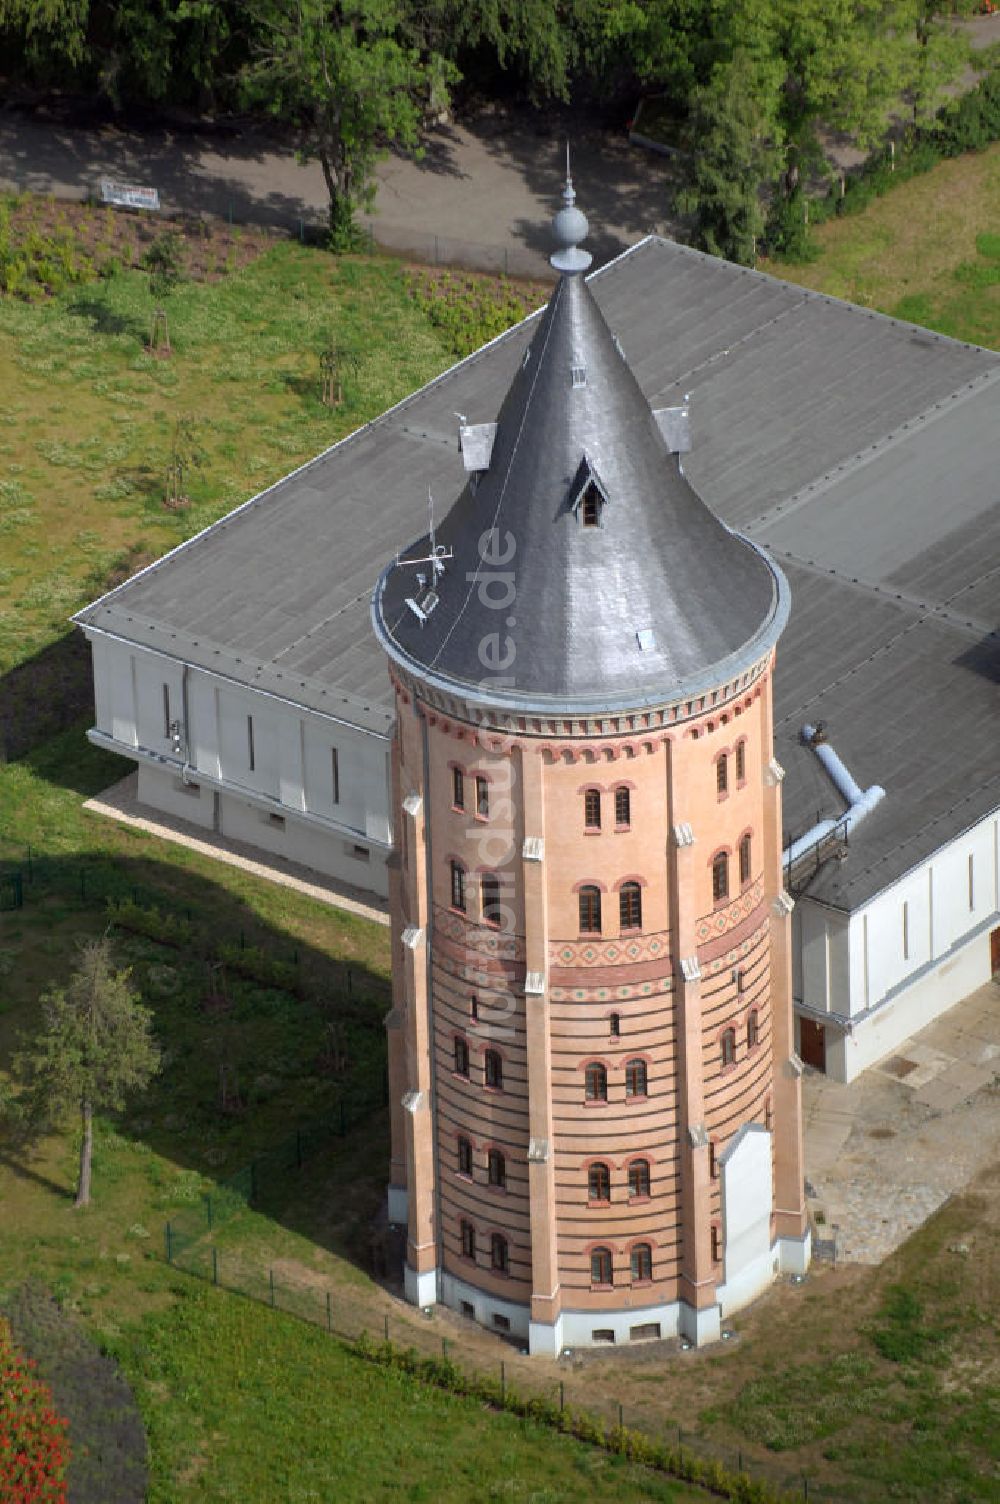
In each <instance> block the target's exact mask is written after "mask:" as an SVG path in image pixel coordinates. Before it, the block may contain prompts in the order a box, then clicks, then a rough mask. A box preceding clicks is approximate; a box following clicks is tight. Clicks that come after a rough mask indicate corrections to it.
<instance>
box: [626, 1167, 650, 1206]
mask: <svg viewBox="0 0 1000 1504" xmlns="http://www.w3.org/2000/svg"><path fill="white" fill-rule="evenodd" d="M628 1193H629V1198H630V1200H634V1199H635V1197H636V1196H648V1195H649V1160H648V1159H633V1161H632V1163H631V1164H630V1165H629V1167H628Z"/></svg>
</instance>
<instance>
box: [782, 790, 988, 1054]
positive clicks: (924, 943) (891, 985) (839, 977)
mask: <svg viewBox="0 0 1000 1504" xmlns="http://www.w3.org/2000/svg"><path fill="white" fill-rule="evenodd" d="M970 862H971V867H970ZM796 912H797V915H798V919H797V925H796V935H797V936H798V937H801V938H800V940H799V945H798V947H797V948H799V949H800V950H801V956H800V959H799V963H798V968H797V971H796V991H795V998H796V1002H797V1003H799V1004H801V1005H803V1007H804V1012H805V1013H806V1014H807V1015H809V1014H811V1013H816V1012H819V1011H829V1012H830V1013H831V1014H833V1015H834V1016H835V1019H836V1017H837V1016H839V1018H842V1019H843V1020H844V1021H845V1025H847V1024H849V1027H843V1028H842V1027H840V1026H839V1024H837V1022H836V1021H835V1019H834V1020H831V1025H832V1026H831V1027H828V1028H827V1030H826V1068H827V1074H828V1075H830V1076H832V1077H834V1079H836V1080H841V1081H851V1080H853V1079H854V1077H855V1076H857V1075H858V1074H859V1072H860V1071H863V1070H865V1069H867V1067H868V1066H870V1065H873V1064H874V1063H875V1062H876V1061H877V1060H880V1059H882V1058H883V1057H884V1056H885V1055H888V1054H891V1053H893V1052H894V1051H896V1050H898V1049H899V1047H900V1045H902V1043H903V1042H904V1041H905V1040H906V1039H908V1038H909V1037H910V1035H912V1034H915V1033H916V1032H917V1031H918V1030H920V1029H922V1028H923V1027H924V1026H925V1025H926V1024H928V1023H930V1022H931V1021H932V1020H933V1019H935V1018H937V1017H938V1016H939V1015H940V1014H942V1013H945V1012H946V1011H947V1010H948V1009H949V1008H951V1007H953V1006H954V1005H955V1003H958V1002H961V1000H962V998H964V997H967V996H968V994H969V993H970V992H972V991H974V990H975V988H976V987H980V986H982V984H983V983H984V982H986V981H988V980H989V976H990V930H991V929H993V928H994V927H996V926H997V925H1000V812H996V811H995V812H994V813H993V814H992V815H989V816H987V817H986V818H985V819H984V820H981V821H980V822H979V823H978V824H977V825H975V826H973V827H972V828H971V829H970V830H968V831H966V832H965V833H964V834H963V835H961V836H959V837H958V838H957V839H956V840H954V841H950V842H948V844H947V845H945V846H942V847H941V848H940V849H939V850H938V851H936V852H934V854H933V856H931V857H929V858H928V859H927V860H926V861H925V862H922V863H921V864H920V865H919V866H917V867H915V868H914V869H913V870H912V871H911V872H908V873H906V875H905V876H904V877H902V878H901V879H900V880H899V881H898V882H896V883H893V884H892V886H891V887H889V888H886V889H885V891H884V892H882V893H879V894H877V895H876V897H875V898H873V899H872V900H871V902H870V903H868V904H866V905H865V906H864V908H862V909H858V910H856V911H855V912H854V913H853V914H851V915H850V916H847V915H844V914H840V913H838V912H836V911H834V910H831V909H826V908H824V907H823V905H821V904H818V903H814V902H813V901H812V900H811V899H809V897H808V896H805V897H803V898H802V899H800V900H799V903H798V905H797V908H796ZM824 958H825V974H824V969H823V965H822V964H821V963H822V961H823V960H824ZM824 980H825V983H826V993H825V998H826V1000H825V1001H824V991H823V983H824Z"/></svg>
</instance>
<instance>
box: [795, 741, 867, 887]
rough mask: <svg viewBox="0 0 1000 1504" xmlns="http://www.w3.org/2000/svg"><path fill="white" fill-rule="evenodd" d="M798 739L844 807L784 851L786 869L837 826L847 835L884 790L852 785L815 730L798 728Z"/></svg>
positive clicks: (846, 771)
mask: <svg viewBox="0 0 1000 1504" xmlns="http://www.w3.org/2000/svg"><path fill="white" fill-rule="evenodd" d="M800 737H801V740H802V743H803V745H804V746H807V747H812V749H813V751H814V752H815V753H816V756H817V757H818V758H819V760H820V762H821V763H822V764H823V767H824V768H825V769H826V773H827V776H828V777H829V779H830V782H831V783H832V784H833V786H834V788H835V789H836V790H837V793H838V794H839V795H840V797H841V798H842V799H843V800H845V802H846V804H847V806H848V807H847V810H846V812H845V813H844V814H843V815H841V816H840V817H839V819H836V820H820V821H819V823H818V824H816V825H814V826H813V827H812V829H811V830H807V831H806V833H805V835H804V836H799V837H798V839H797V840H795V841H792V843H791V844H790V845H789V846H787V847H786V848H785V866H786V867H788V866H790V865H791V864H792V862H795V861H797V860H798V859H799V857H800V856H802V855H804V853H805V852H807V851H809V850H810V849H811V848H812V847H813V846H815V845H817V843H818V842H820V841H821V840H822V839H823V837H824V836H826V835H829V833H830V832H831V831H832V830H835V829H836V828H837V826H839V825H842V826H843V827H844V834H845V835H850V833H851V831H852V830H853V829H854V827H855V825H857V823H858V821H859V820H863V819H864V817H865V815H867V814H868V813H869V811H870V810H873V809H874V808H875V806H876V804H879V803H880V802H881V801H882V800H883V799H884V798H885V789H884V788H882V787H881V785H880V784H877V783H873V784H872V786H871V788H868V789H864V790H862V788H861V787H860V785H859V784H858V783H857V782H856V780H855V779H854V778H852V777H851V774H850V773H849V772H848V770H847V768H846V767H845V766H844V764H843V762H842V761H841V759H840V758H839V757H838V756H837V754H836V752H835V751H834V750H833V748H832V747H831V746H830V744H829V742H826V741H823V740H822V739H821V738H820V733H819V732H818V731H817V729H816V727H815V726H811V725H809V724H806V725H805V726H803V727H802V730H801V732H800Z"/></svg>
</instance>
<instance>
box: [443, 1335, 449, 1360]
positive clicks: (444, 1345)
mask: <svg viewBox="0 0 1000 1504" xmlns="http://www.w3.org/2000/svg"><path fill="white" fill-rule="evenodd" d="M441 1356H442V1358H447V1356H448V1338H447V1337H442V1338H441Z"/></svg>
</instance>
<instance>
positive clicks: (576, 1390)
mask: <svg viewBox="0 0 1000 1504" xmlns="http://www.w3.org/2000/svg"><path fill="white" fill-rule="evenodd" d="M324 1134H325V1135H326V1136H325V1137H324ZM339 1137H340V1133H339V1126H338V1124H337V1123H336V1122H334V1123H332V1124H330V1123H328V1124H326V1125H319V1128H318V1130H317V1137H316V1138H310V1139H309V1140H307V1141H306V1140H304V1141H301V1142H300V1141H299V1140H298V1138H297V1136H296V1135H290V1136H289V1138H288V1139H287V1140H286V1141H285V1142H284V1143H283V1144H282V1145H281V1146H279V1147H278V1149H276V1150H275V1151H273V1155H270V1156H259V1157H258V1158H257V1159H256V1160H255V1161H254V1162H253V1164H252V1165H248V1166H245V1167H244V1168H243V1170H241V1171H240V1172H239V1173H238V1174H237V1175H235V1176H233V1177H231V1179H230V1180H229V1181H227V1182H225V1183H224V1184H223V1185H220V1187H219V1190H218V1191H217V1192H216V1191H213V1193H212V1195H211V1196H206V1197H205V1198H204V1201H203V1203H202V1205H201V1206H199V1207H192V1208H191V1209H190V1211H188V1212H185V1213H182V1214H181V1215H179V1216H174V1217H173V1218H171V1220H170V1222H168V1223H167V1224H166V1226H165V1228H164V1254H165V1256H166V1258H167V1260H168V1261H169V1263H170V1264H171V1267H173V1268H175V1269H178V1270H180V1271H182V1272H183V1273H185V1274H188V1275H190V1276H192V1277H193V1278H196V1279H200V1280H203V1281H205V1282H206V1283H209V1284H212V1285H214V1286H216V1287H217V1288H219V1289H224V1290H227V1291H229V1292H230V1293H232V1294H236V1295H241V1296H243V1297H244V1298H246V1299H248V1300H253V1301H256V1302H258V1303H259V1304H261V1305H265V1306H268V1307H269V1308H270V1309H272V1310H275V1311H281V1312H284V1313H285V1314H287V1315H290V1316H293V1317H295V1318H296V1319H298V1320H300V1321H306V1322H308V1323H309V1324H310V1325H312V1326H316V1327H319V1328H321V1329H323V1330H324V1331H326V1332H328V1333H329V1334H330V1336H331V1337H332V1338H334V1339H338V1340H340V1341H342V1342H344V1343H347V1344H350V1345H351V1346H352V1347H356V1344H358V1343H359V1341H361V1343H362V1348H361V1351H362V1352H363V1354H364V1355H365V1356H369V1357H373V1358H374V1360H375V1361H381V1362H390V1361H393V1362H394V1361H397V1360H400V1359H404V1357H405V1355H406V1354H409V1355H411V1356H412V1358H413V1364H412V1365H411V1367H412V1371H413V1372H414V1373H415V1376H416V1377H417V1378H418V1379H421V1378H422V1379H424V1380H425V1381H426V1382H427V1383H428V1384H430V1385H434V1386H437V1387H441V1375H440V1372H438V1371H436V1370H435V1371H428V1372H421V1369H420V1365H419V1361H418V1360H420V1359H440V1358H444V1359H446V1360H448V1363H449V1364H450V1365H451V1366H452V1368H453V1369H454V1370H455V1371H456V1373H457V1375H458V1383H457V1384H456V1385H455V1386H454V1387H455V1388H456V1389H457V1391H458V1392H472V1393H475V1392H476V1389H475V1388H474V1387H473V1386H474V1385H480V1386H485V1388H486V1389H487V1390H489V1391H490V1393H492V1394H494V1395H498V1396H499V1398H500V1403H499V1404H498V1405H496V1408H498V1409H503V1408H505V1406H504V1403H503V1397H504V1395H505V1394H506V1395H507V1396H508V1398H509V1395H510V1392H511V1390H513V1389H514V1388H516V1390H517V1393H518V1395H520V1396H521V1397H522V1399H523V1400H525V1401H530V1400H533V1399H535V1400H538V1401H542V1402H544V1404H545V1409H546V1413H547V1415H548V1417H550V1418H551V1417H554V1416H555V1417H558V1418H559V1419H561V1418H562V1416H563V1414H564V1412H566V1411H570V1412H572V1413H573V1414H574V1415H583V1416H586V1417H592V1418H593V1420H594V1421H596V1422H597V1428H598V1431H599V1432H600V1434H603V1433H604V1431H605V1430H613V1429H614V1428H615V1427H618V1428H619V1429H620V1428H621V1427H622V1426H626V1427H628V1428H630V1429H631V1430H633V1431H637V1432H639V1433H640V1434H641V1435H643V1436H644V1437H646V1438H647V1439H648V1440H650V1441H652V1442H654V1443H656V1444H657V1445H661V1446H670V1447H672V1448H673V1447H677V1448H680V1449H683V1451H684V1452H686V1453H688V1454H690V1455H692V1456H693V1457H695V1458H697V1459H698V1460H699V1461H700V1462H701V1463H702V1464H703V1465H705V1464H708V1465H710V1464H712V1463H717V1464H719V1465H720V1466H721V1467H723V1468H725V1469H726V1470H727V1471H728V1472H729V1473H731V1474H742V1475H743V1476H744V1477H746V1478H747V1479H748V1480H751V1481H756V1482H759V1483H761V1484H766V1485H768V1486H769V1487H770V1488H771V1489H772V1490H774V1491H775V1492H776V1493H777V1494H778V1495H780V1496H783V1497H786V1498H787V1499H788V1500H799V1499H803V1500H813V1501H815V1504H848V1501H849V1499H850V1497H851V1496H850V1494H849V1493H846V1492H841V1491H838V1490H837V1489H835V1488H832V1487H831V1486H830V1485H829V1484H827V1483H825V1482H824V1483H821V1482H820V1481H819V1480H818V1479H816V1478H815V1477H810V1476H809V1475H808V1474H805V1473H803V1472H802V1470H801V1469H800V1468H798V1467H796V1466H795V1465H794V1464H793V1463H791V1462H788V1463H786V1462H783V1461H782V1460H781V1459H780V1458H779V1457H775V1458H773V1459H770V1458H766V1457H761V1456H760V1455H759V1454H758V1453H754V1455H751V1454H750V1452H749V1451H748V1450H745V1449H743V1448H741V1447H740V1446H738V1445H734V1446H728V1445H725V1444H723V1443H719V1442H717V1441H715V1440H714V1439H712V1438H709V1437H707V1436H705V1435H704V1434H703V1433H701V1432H699V1431H693V1430H690V1429H686V1428H683V1427H680V1426H677V1425H674V1424H669V1423H667V1422H665V1421H664V1422H662V1423H657V1421H656V1419H655V1418H651V1417H650V1416H649V1414H648V1410H647V1407H646V1405H643V1406H642V1411H641V1413H640V1409H639V1407H638V1406H630V1405H628V1404H625V1403H623V1402H622V1401H621V1400H620V1399H619V1398H617V1397H616V1395H615V1393H614V1385H613V1384H610V1383H609V1384H606V1383H602V1382H601V1381H600V1376H599V1365H600V1363H601V1362H602V1361H603V1360H604V1358H605V1357H607V1356H609V1355H610V1354H607V1355H606V1354H591V1355H588V1357H587V1358H586V1359H585V1360H584V1362H583V1363H582V1365H580V1364H579V1355H576V1354H574V1355H572V1356H571V1357H570V1358H569V1359H568V1360H567V1359H561V1360H560V1361H559V1367H558V1376H557V1377H553V1373H552V1367H551V1365H549V1364H536V1363H534V1362H533V1361H532V1360H530V1359H528V1358H527V1356H526V1353H525V1351H524V1349H519V1348H518V1346H517V1344H516V1343H512V1342H511V1341H510V1340H509V1339H506V1338H503V1337H500V1336H497V1335H495V1334H493V1333H489V1332H486V1331H485V1330H484V1329H482V1328H479V1327H476V1326H475V1325H474V1324H473V1323H472V1322H471V1321H468V1322H467V1321H466V1320H465V1319H464V1318H459V1317H457V1316H455V1315H454V1314H453V1313H451V1312H447V1313H444V1312H442V1311H441V1310H440V1309H438V1310H437V1311H429V1312H420V1311H418V1310H416V1309H413V1308H410V1307H408V1306H406V1305H405V1304H403V1302H402V1301H401V1300H400V1299H399V1298H398V1296H396V1295H395V1294H394V1290H395V1288H396V1287H395V1286H394V1285H392V1284H391V1281H390V1280H386V1279H385V1278H384V1276H385V1275H386V1272H387V1271H386V1268H385V1265H384V1264H383V1265H382V1266H381V1267H378V1263H379V1260H378V1259H377V1257H375V1256H373V1259H372V1264H373V1267H372V1269H371V1271H370V1272H371V1273H372V1275H373V1276H374V1277H376V1278H377V1279H378V1281H379V1282H378V1284H376V1286H375V1287H374V1291H373V1292H372V1294H371V1295H370V1296H367V1297H361V1298H359V1295H358V1291H357V1288H356V1287H354V1288H353V1289H343V1288H340V1287H338V1286H336V1285H333V1284H331V1285H329V1286H328V1287H326V1288H322V1287H320V1286H319V1285H318V1284H317V1282H316V1281H315V1278H314V1277H312V1276H311V1274H310V1273H309V1272H308V1271H306V1270H303V1276H304V1277H303V1278H301V1279H296V1278H295V1277H294V1275H293V1274H292V1273H291V1272H290V1265H289V1263H288V1262H287V1261H281V1260H274V1261H273V1262H272V1261H271V1260H270V1259H269V1258H268V1256H267V1254H266V1253H263V1254H262V1253H260V1252H259V1250H258V1245H257V1244H256V1243H255V1244H254V1246H253V1247H252V1248H249V1247H243V1246H241V1243H240V1239H239V1226H238V1223H237V1222H234V1218H236V1217H237V1216H238V1214H239V1213H241V1212H243V1211H245V1210H246V1209H247V1208H248V1207H251V1206H254V1207H257V1208H259V1209H263V1203H265V1202H266V1200H267V1193H266V1189H265V1179H266V1177H268V1176H271V1177H275V1176H279V1177H280V1184H281V1190H282V1193H283V1195H284V1197H286V1198H287V1196H288V1194H289V1186H290V1181H289V1176H290V1175H291V1174H293V1173H294V1172H295V1171H296V1170H298V1169H301V1170H302V1172H303V1173H304V1174H308V1173H309V1170H308V1161H309V1158H310V1157H311V1156H312V1155H313V1154H315V1153H316V1152H318V1151H319V1150H321V1149H322V1148H324V1147H326V1146H327V1145H328V1144H329V1143H330V1142H331V1141H334V1140H336V1139H337V1138H339ZM351 1152H352V1151H351V1150H350V1149H349V1148H348V1146H347V1145H345V1153H347V1154H350V1153H351ZM227 1224H228V1225H227ZM223 1229H225V1231H224V1232H223ZM255 1231H256V1230H255ZM220 1233H222V1234H223V1235H222V1236H221V1237H220V1236H219V1234H220ZM401 1254H402V1243H401V1242H400V1244H399V1246H398V1247H397V1248H396V1250H395V1257H394V1259H393V1260H392V1262H394V1263H395V1264H397V1265H398V1262H399V1259H400V1257H401ZM390 1274H391V1271H390ZM443 1325H444V1326H446V1327H447V1330H446V1332H444V1333H442V1330H441V1328H442V1326H443ZM374 1344H386V1345H387V1346H382V1347H381V1351H379V1349H378V1348H376V1347H374ZM356 1350H357V1349H356ZM615 1356H616V1357H617V1358H618V1360H619V1361H620V1360H621V1357H622V1354H621V1353H620V1352H619V1353H616V1354H615ZM644 1356H646V1355H645V1354H644ZM664 1361H670V1359H669V1358H665V1360H664ZM676 1361H684V1360H682V1359H681V1358H680V1355H679V1354H678V1355H677V1358H676ZM643 1368H644V1370H645V1364H644V1365H643ZM493 1402H494V1403H495V1401H493ZM506 1408H510V1407H509V1406H507V1407H506ZM528 1413H532V1412H530V1411H529V1412H528ZM535 1418H536V1419H537V1418H539V1417H538V1416H536V1417H535ZM541 1419H542V1420H543V1421H544V1419H545V1417H544V1416H542V1417H541ZM577 1434H579V1433H577ZM596 1434H597V1433H596V1432H595V1435H594V1436H591V1437H589V1439H596Z"/></svg>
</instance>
